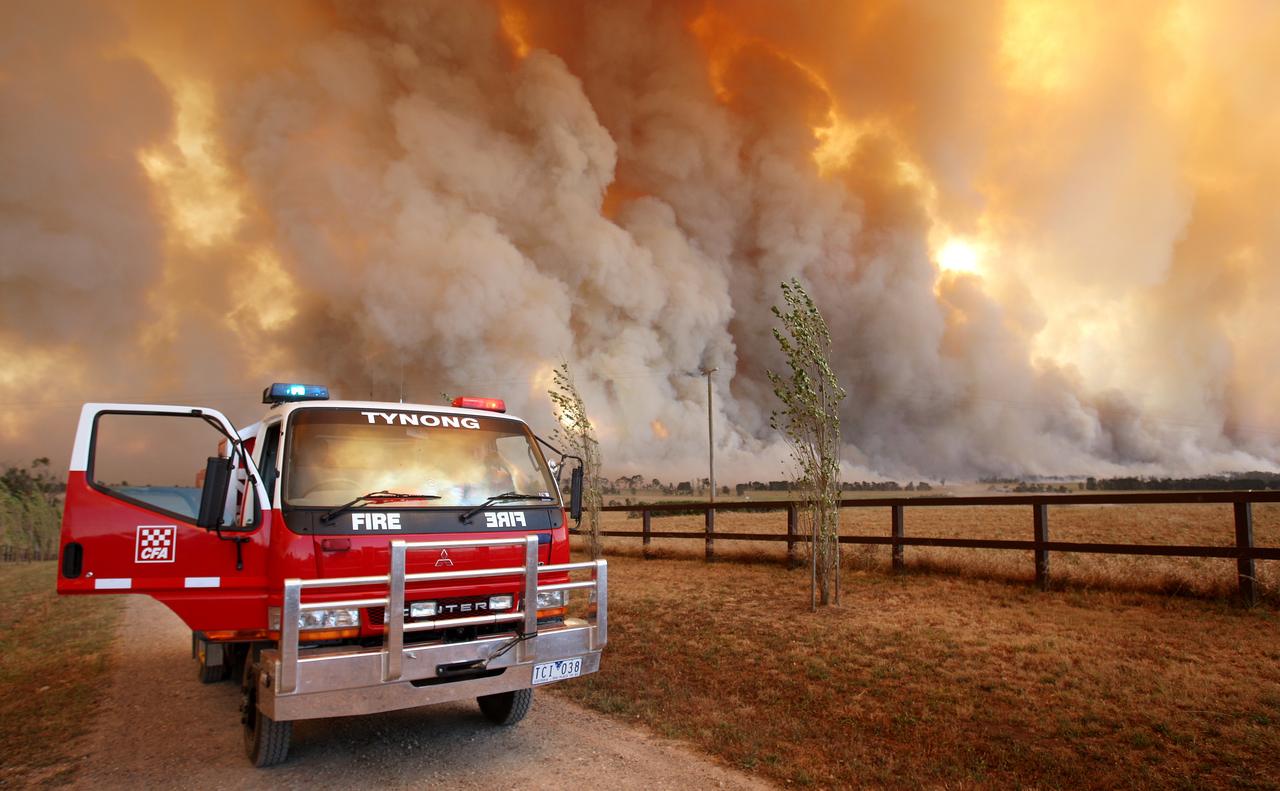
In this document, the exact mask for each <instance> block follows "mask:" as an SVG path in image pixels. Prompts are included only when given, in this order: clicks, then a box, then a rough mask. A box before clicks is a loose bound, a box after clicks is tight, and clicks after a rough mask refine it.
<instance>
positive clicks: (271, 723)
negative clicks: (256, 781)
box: [240, 662, 293, 767]
mask: <svg viewBox="0 0 1280 791" xmlns="http://www.w3.org/2000/svg"><path fill="white" fill-rule="evenodd" d="M261 683H262V671H261V670H260V669H259V667H258V664H257V663H256V662H254V663H246V664H245V670H244V683H243V685H242V687H241V696H240V722H241V723H242V724H243V725H244V752H245V755H247V756H248V757H249V762H250V763H251V764H253V765H254V766H257V767H265V766H275V765H276V764H278V763H283V762H284V760H285V758H288V757H289V739H290V737H291V736H293V723H292V722H277V721H276V720H273V719H271V718H270V717H268V716H267V715H265V714H263V713H262V712H261V711H259V710H258V688H259V685H260V684H261Z"/></svg>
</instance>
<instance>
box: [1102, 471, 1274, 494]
mask: <svg viewBox="0 0 1280 791" xmlns="http://www.w3.org/2000/svg"><path fill="white" fill-rule="evenodd" d="M1084 488H1085V489H1088V490H1089V491H1104V492H1105V491H1116V490H1130V491H1132V490H1152V491H1187V490H1190V491H1197V490H1205V489H1229V490H1243V489H1280V473H1274V472H1238V473H1229V474H1225V475H1206V476H1203V477H1200V478H1157V477H1145V476H1126V477H1120V478H1088V479H1086V480H1085V482H1084Z"/></svg>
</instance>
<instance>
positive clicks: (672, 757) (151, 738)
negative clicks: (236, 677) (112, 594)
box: [76, 596, 771, 791]
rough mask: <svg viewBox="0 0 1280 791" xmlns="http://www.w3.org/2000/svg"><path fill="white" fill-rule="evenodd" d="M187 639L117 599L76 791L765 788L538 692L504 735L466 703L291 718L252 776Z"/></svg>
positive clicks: (138, 599) (154, 611)
mask: <svg viewBox="0 0 1280 791" xmlns="http://www.w3.org/2000/svg"><path fill="white" fill-rule="evenodd" d="M190 634H191V633H190V632H189V631H188V630H187V628H186V627H185V626H184V625H183V623H182V622H181V621H180V620H178V618H177V616H175V615H174V614H173V613H171V612H170V611H169V610H168V609H167V608H166V607H164V605H162V604H159V603H158V602H156V601H155V600H153V599H151V598H149V597H144V596H130V597H128V601H127V604H126V607H125V615H124V618H123V620H122V625H121V630H120V637H118V638H117V642H116V646H115V660H116V661H115V665H114V670H113V671H112V674H111V677H110V679H109V680H108V682H109V684H110V690H109V692H108V695H107V698H106V700H105V702H104V705H103V707H102V709H101V710H100V712H99V714H98V720H97V722H95V723H94V726H93V729H92V732H91V733H90V736H89V738H88V739H87V740H86V742H85V743H84V750H85V751H86V752H87V755H86V756H85V760H84V761H83V762H82V763H81V766H82V771H81V772H80V774H79V776H78V777H77V780H76V786H77V787H83V788H93V789H102V788H109V789H110V788H131V789H137V788H199V789H202V790H204V789H219V788H227V789H232V788H234V789H241V788H273V789H277V788H307V789H316V788H353V787H359V786H383V787H390V788H433V787H439V788H447V789H473V788H474V789H485V790H486V791H493V789H501V788H510V787H513V786H515V787H522V788H529V789H544V788H545V789H551V788H555V789H562V788H576V789H592V788H602V787H608V788H609V789H610V790H611V791H617V790H618V789H632V788H634V789H641V788H643V789H664V788H666V789H688V788H743V789H763V788H770V787H771V786H769V785H768V784H766V783H763V782H761V781H759V780H756V779H754V778H752V777H749V776H747V775H744V774H742V773H740V772H735V771H732V770H729V769H726V768H724V767H721V766H718V765H716V764H715V763H712V762H711V761H709V760H707V759H706V758H704V757H702V756H700V755H697V754H695V753H693V752H692V751H690V750H688V749H686V748H684V747H682V746H681V745H679V744H676V743H674V742H671V741H668V740H666V739H662V738H660V737H657V736H654V735H653V734H651V733H649V732H647V731H644V730H641V729H639V728H635V727H631V726H628V725H625V724H621V723H618V722H615V721H612V720H609V719H607V718H605V717H602V716H600V715H598V714H595V713H592V712H589V711H586V710H584V709H582V708H579V707H578V706H575V705H573V704H572V703H569V702H567V701H564V700H561V699H559V698H558V697H556V696H555V695H551V694H548V693H547V692H545V691H540V692H539V694H538V695H537V696H536V698H535V700H534V705H533V710H532V711H531V712H530V713H529V716H528V717H527V718H525V720H524V722H522V723H520V724H519V725H517V726H515V727H512V728H498V727H495V726H492V725H490V724H489V723H488V722H487V721H485V720H483V719H482V718H481V716H480V713H479V710H478V709H477V707H476V705H475V703H474V702H472V701H467V702H460V703H454V704H445V705H441V706H434V707H427V708H422V709H410V710H407V711H400V712H391V713H387V714H377V715H372V716H365V717H344V718H338V719H331V720H308V721H303V722H298V723H296V724H295V725H294V730H293V747H292V749H291V750H290V753H289V760H288V762H287V763H285V764H283V765H281V766H277V767H273V768H271V769H265V770H262V769H254V768H252V767H251V766H249V764H248V762H247V761H246V759H245V757H244V751H243V749H242V747H241V743H240V724H239V714H238V707H239V702H240V701H239V698H240V693H239V685H238V684H235V683H232V682H223V683H221V684H211V685H202V684H200V683H199V682H198V681H197V680H196V677H195V663H194V661H193V660H192V659H191V637H190ZM603 672H608V653H607V652H606V654H605V669H604V671H603Z"/></svg>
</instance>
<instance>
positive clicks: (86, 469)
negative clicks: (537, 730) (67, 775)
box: [58, 384, 607, 766]
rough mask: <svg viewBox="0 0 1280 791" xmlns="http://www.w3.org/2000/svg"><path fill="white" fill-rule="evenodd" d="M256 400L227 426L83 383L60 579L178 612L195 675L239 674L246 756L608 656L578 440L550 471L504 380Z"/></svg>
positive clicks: (74, 590)
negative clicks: (315, 723)
mask: <svg viewBox="0 0 1280 791" xmlns="http://www.w3.org/2000/svg"><path fill="white" fill-rule="evenodd" d="M263 402H264V403H265V404H269V405H270V409H269V410H268V411H267V414H266V416H265V417H264V418H263V419H262V420H261V421H259V422H257V423H254V424H253V425H251V426H248V427H247V428H243V429H239V430H237V429H235V428H234V427H233V426H232V424H231V423H230V422H229V421H228V420H227V418H226V417H225V416H224V415H223V414H222V413H221V412H218V411H217V410H214V409H208V408H205V407H191V406H170V405H157V404H86V405H85V406H84V408H83V411H82V412H81V415H80V425H79V430H78V432H77V434H76V440H75V446H74V449H73V451H72V457H71V465H70V474H69V477H68V481H67V495H66V510H65V514H64V517H63V523H62V541H61V554H60V563H59V568H58V592H59V593H63V594H96V593H142V594H147V595H149V596H152V597H154V598H155V599H157V600H159V601H161V602H163V603H164V604H165V605H167V606H168V607H169V608H170V609H171V610H173V611H174V612H175V613H176V614H177V615H178V616H179V617H180V618H182V620H183V621H184V622H185V623H186V624H187V625H188V626H190V628H191V629H192V633H193V638H192V644H193V652H194V654H195V656H196V659H197V660H198V667H199V677H200V679H201V680H203V681H206V682H210V681H217V680H221V679H223V678H226V677H235V676H238V677H239V679H240V681H241V687H242V691H243V703H242V716H241V720H242V723H243V727H244V741H245V749H246V752H247V753H248V756H249V759H250V760H251V761H252V762H253V763H254V764H255V765H257V766H269V765H271V764H275V763H279V762H281V761H283V760H284V759H285V757H286V755H287V753H288V749H289V739H290V734H291V726H292V723H293V721H294V720H302V719H310V718H316V717H334V716H340V715H353V714H369V713H373V712H380V711H390V710H393V709H403V708H409V707H413V706H422V705H426V704H431V703H439V702H443V701H450V700H459V699H463V698H470V697H474V698H476V699H477V700H478V702H479V705H480V710H481V711H482V712H483V714H484V715H485V716H486V717H487V718H488V719H489V720H491V721H493V722H495V723H498V724H511V723H514V722H517V721H519V720H520V719H521V718H522V717H523V716H524V715H525V713H526V712H527V711H528V709H529V706H530V704H531V702H532V699H533V688H534V687H536V686H539V685H542V684H547V683H551V682H554V681H559V680H562V679H567V678H573V677H575V676H580V675H584V674H587V673H592V672H595V671H596V670H598V669H599V666H600V653H601V649H602V648H603V647H604V645H605V641H606V639H607V599H606V590H607V583H606V572H607V568H606V565H605V562H604V561H602V560H601V561H592V562H580V563H573V562H570V559H569V529H568V521H569V519H578V518H580V517H581V503H582V466H581V463H580V460H579V463H578V464H577V465H570V464H569V463H568V462H569V460H570V459H574V458H575V457H572V456H566V455H565V454H562V453H559V452H558V451H555V455H554V456H553V457H552V458H554V459H555V464H554V472H553V467H552V465H549V464H548V461H547V457H546V456H545V455H544V453H543V448H544V447H546V448H548V449H549V450H553V451H554V449H552V448H551V447H550V446H549V445H547V444H546V443H545V442H543V441H542V440H540V439H539V438H537V437H536V436H535V435H534V434H533V432H532V431H531V430H530V429H529V427H528V426H527V425H526V424H525V423H524V421H522V420H520V419H518V418H515V417H512V416H510V415H507V414H505V405H504V404H503V402H502V401H500V400H497V399H490V398H458V399H456V400H454V401H453V404H452V406H448V407H444V406H430V405H425V404H405V403H381V402H366V401H331V400H329V393H328V390H327V388H324V387H319V386H315V385H301V384H275V385H272V386H271V387H269V388H267V390H266V391H265V392H264V393H263ZM215 447H217V448H218V453H217V455H214V456H209V452H210V450H211V449H213V448H215ZM570 467H572V472H571V475H570V480H571V485H570V495H569V505H568V508H567V509H566V508H565V507H564V502H563V499H562V496H561V492H560V488H559V480H558V479H559V476H560V473H561V472H562V471H565V470H567V469H569V468H570ZM575 591H578V592H582V593H585V594H586V596H585V599H586V600H585V601H582V600H580V599H579V600H577V601H576V604H575V608H574V609H572V610H570V609H569V606H568V605H569V604H570V603H571V602H570V601H569V594H570V593H571V592H575Z"/></svg>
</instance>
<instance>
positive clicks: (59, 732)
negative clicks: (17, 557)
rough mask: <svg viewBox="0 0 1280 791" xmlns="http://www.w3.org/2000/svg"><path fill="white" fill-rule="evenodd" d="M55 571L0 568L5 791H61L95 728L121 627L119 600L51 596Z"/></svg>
mask: <svg viewBox="0 0 1280 791" xmlns="http://www.w3.org/2000/svg"><path fill="white" fill-rule="evenodd" d="M56 574H57V572H56V570H55V568H54V564H53V563H51V562H44V563H23V564H5V565H0V599H3V600H4V602H5V607H4V608H3V610H0V744H3V745H4V750H3V752H2V754H0V755H2V757H0V786H5V787H10V786H11V787H20V786H21V787H29V786H42V787H43V786H49V787H55V786H62V785H65V784H66V783H67V782H68V781H69V780H70V779H71V778H72V777H73V776H74V773H75V766H74V764H73V763H72V762H71V761H70V758H71V756H72V754H73V752H74V750H75V749H76V746H77V739H78V738H79V737H81V736H83V735H84V734H85V733H86V732H87V730H88V728H89V723H90V722H91V721H92V714H93V712H94V710H95V708H96V706H97V705H98V701H99V700H100V699H101V697H102V693H103V685H104V679H105V678H106V677H107V671H108V670H109V668H110V657H109V655H108V646H109V645H110V643H111V639H112V637H113V636H114V633H115V627H116V623H117V622H118V620H119V614H120V604H121V602H120V600H119V598H118V597H115V596H76V597H63V598H60V597H58V596H57V595H55V594H54V579H55V575H56Z"/></svg>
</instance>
